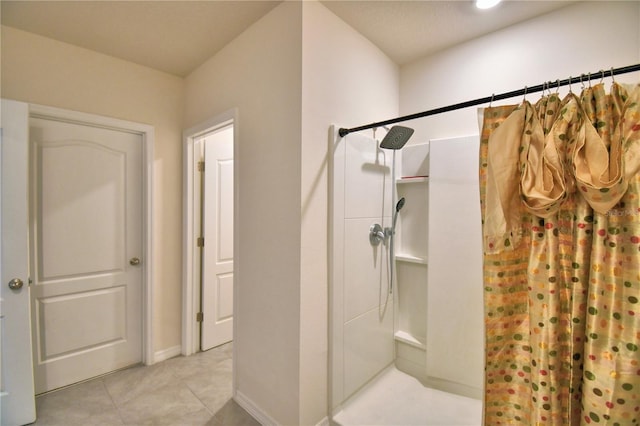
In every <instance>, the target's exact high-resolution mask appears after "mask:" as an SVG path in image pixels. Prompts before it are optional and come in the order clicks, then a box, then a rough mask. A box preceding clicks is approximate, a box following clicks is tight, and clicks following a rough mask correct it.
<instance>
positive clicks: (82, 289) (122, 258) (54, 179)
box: [29, 117, 145, 393]
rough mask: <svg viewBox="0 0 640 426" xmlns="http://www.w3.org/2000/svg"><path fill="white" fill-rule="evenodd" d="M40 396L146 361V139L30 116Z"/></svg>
mask: <svg viewBox="0 0 640 426" xmlns="http://www.w3.org/2000/svg"><path fill="white" fill-rule="evenodd" d="M29 124H30V137H29V138H30V143H31V144H30V151H31V152H30V156H31V164H30V169H31V172H30V181H31V183H30V187H31V188H30V197H31V200H30V201H31V204H30V207H31V208H30V211H31V217H30V223H31V229H30V242H31V244H30V250H31V253H30V254H31V262H30V267H31V278H32V280H33V283H32V285H31V315H32V329H33V347H34V351H33V360H34V371H35V391H36V393H41V392H46V391H49V390H51V389H55V388H59V387H61V386H65V385H68V384H71V383H75V382H79V381H81V380H85V379H88V378H91V377H94V376H97V375H100V374H104V373H107V372H110V371H113V370H116V369H119V368H122V367H125V366H128V365H132V364H136V363H139V362H141V361H142V273H143V272H142V266H141V265H142V262H144V261H145V259H142V254H143V251H142V250H143V246H142V201H143V196H142V171H143V161H142V145H143V140H142V136H141V135H140V134H138V133H133V132H126V131H121V130H115V129H110V128H105V127H97V126H90V125H83V124H76V123H71V122H64V121H58V120H54V119H47V118H34V117H32V118H31V119H30V122H29Z"/></svg>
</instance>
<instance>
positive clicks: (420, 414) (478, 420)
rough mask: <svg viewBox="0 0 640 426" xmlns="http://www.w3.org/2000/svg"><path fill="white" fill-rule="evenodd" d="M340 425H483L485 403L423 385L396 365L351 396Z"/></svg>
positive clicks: (337, 421)
mask: <svg viewBox="0 0 640 426" xmlns="http://www.w3.org/2000/svg"><path fill="white" fill-rule="evenodd" d="M332 424H334V425H337V426H364V425H367V426H373V425H380V426H382V425H387V426H398V425H402V426H410V425H416V426H417V425H420V426H480V425H481V424H482V401H480V400H477V399H473V398H467V397H464V396H460V395H454V394H451V393H446V392H442V391H439V390H436V389H431V388H427V387H425V386H423V385H422V384H421V383H420V382H419V381H418V380H417V379H416V378H414V377H412V376H410V375H408V374H405V373H403V372H401V371H399V370H398V369H397V368H395V367H394V366H391V367H389V368H387V369H386V370H384V371H383V372H382V373H380V375H379V376H378V377H376V378H375V379H373V380H372V381H371V382H370V383H369V384H367V385H366V386H365V387H364V388H362V389H361V390H360V391H359V392H358V393H357V394H355V395H354V396H353V397H351V398H350V399H349V400H348V401H347V402H346V403H345V404H343V407H342V409H341V410H340V411H339V412H338V413H337V414H336V415H334V417H333V423H332Z"/></svg>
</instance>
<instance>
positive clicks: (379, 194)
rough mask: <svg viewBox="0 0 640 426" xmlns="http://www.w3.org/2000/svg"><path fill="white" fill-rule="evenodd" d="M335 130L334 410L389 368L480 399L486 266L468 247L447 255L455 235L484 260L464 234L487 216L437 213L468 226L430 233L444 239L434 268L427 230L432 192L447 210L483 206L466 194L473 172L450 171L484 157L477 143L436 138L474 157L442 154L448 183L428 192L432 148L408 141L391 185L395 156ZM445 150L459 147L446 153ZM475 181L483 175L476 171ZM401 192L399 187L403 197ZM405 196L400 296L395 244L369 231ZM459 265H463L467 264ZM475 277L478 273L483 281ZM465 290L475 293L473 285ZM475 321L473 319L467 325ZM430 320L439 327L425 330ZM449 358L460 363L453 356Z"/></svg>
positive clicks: (366, 136) (386, 222) (365, 136)
mask: <svg viewBox="0 0 640 426" xmlns="http://www.w3.org/2000/svg"><path fill="white" fill-rule="evenodd" d="M334 130H335V131H334V132H332V133H333V137H332V141H333V146H332V153H333V155H332V161H331V162H330V164H331V166H330V190H331V197H330V198H331V211H330V217H331V243H330V247H331V254H330V265H331V271H330V279H331V285H330V293H331V294H330V332H331V337H330V351H331V353H330V360H331V362H330V404H331V407H330V408H331V411H332V412H333V413H334V414H335V413H336V412H338V411H339V410H340V409H341V407H342V406H343V404H345V402H346V401H347V400H348V399H349V398H350V397H352V396H353V395H354V393H357V391H358V390H359V389H361V388H362V387H363V386H365V385H367V383H369V382H370V381H371V380H372V379H374V378H375V377H376V376H377V375H378V374H379V373H381V372H383V371H385V370H386V369H387V368H389V367H390V366H395V368H397V369H398V370H400V371H403V372H405V373H407V374H409V375H411V376H413V377H415V378H417V379H418V380H420V381H421V382H422V383H423V384H424V385H427V386H429V387H432V388H438V389H442V390H445V391H447V392H453V393H456V394H459V395H464V396H468V397H473V398H480V397H481V387H482V385H481V383H482V325H481V324H482V316H481V312H482V293H481V266H480V265H479V264H477V263H474V262H475V261H472V259H471V257H469V256H467V254H466V252H465V251H464V249H463V250H461V251H460V254H461V256H462V257H461V258H455V257H451V256H449V255H448V250H447V246H449V245H450V246H456V245H457V244H458V242H457V241H455V240H459V242H460V243H461V244H467V245H471V247H470V248H469V249H467V250H471V251H474V250H477V251H478V252H477V253H476V255H475V256H474V258H475V257H477V258H478V259H479V258H481V251H480V250H481V249H480V247H474V246H473V241H474V238H475V236H473V235H471V236H470V237H469V238H466V237H465V236H464V235H462V234H461V233H464V232H467V230H466V227H467V226H469V225H466V224H465V222H471V224H472V225H471V226H476V227H479V222H478V223H477V224H475V223H474V221H473V212H475V210H474V209H473V208H472V209H471V211H472V212H471V220H470V219H469V216H468V215H465V212H466V210H468V207H467V206H465V204H464V202H463V203H462V204H461V205H460V206H459V207H458V208H455V209H454V208H451V207H447V208H446V209H445V210H444V213H443V212H437V213H436V217H438V220H439V221H441V223H443V224H446V223H447V222H446V220H448V219H446V216H447V215H448V216H451V215H454V216H455V215H457V216H458V218H457V219H455V220H458V221H459V222H462V224H461V225H460V224H456V225H455V226H456V228H453V229H451V228H448V226H442V227H440V228H442V229H438V230H437V231H432V233H433V234H436V235H435V237H436V242H435V243H437V244H439V247H436V248H435V251H436V253H435V258H436V259H438V263H440V265H438V267H435V268H434V269H435V272H434V271H431V270H430V269H431V268H430V267H429V265H428V263H431V261H433V257H434V256H432V253H428V251H429V248H430V247H431V250H434V244H435V243H434V241H431V240H433V239H432V238H431V236H429V235H428V234H429V231H430V229H429V221H428V220H427V218H428V215H429V210H430V209H433V208H434V207H433V206H429V203H430V202H433V200H432V198H433V196H434V195H435V196H436V198H437V199H438V204H439V205H442V206H444V205H447V200H450V201H453V199H454V198H455V197H456V196H460V195H461V196H462V198H463V200H464V198H465V197H466V198H470V201H469V200H467V203H469V202H470V203H471V204H473V203H474V202H475V201H474V200H475V198H474V197H473V196H471V197H468V196H467V194H465V193H461V192H460V191H461V188H466V189H465V190H466V191H468V190H469V188H471V189H472V190H475V191H476V192H477V186H473V182H472V183H471V185H469V182H467V181H465V179H466V178H464V179H462V180H460V179H459V178H457V177H450V176H446V174H447V170H446V169H447V168H449V169H451V171H452V173H453V172H456V173H457V172H459V171H460V168H465V167H466V168H468V169H471V170H473V166H471V167H469V162H470V161H473V155H474V154H475V155H476V156H477V141H475V142H474V141H473V140H472V139H469V138H468V139H464V140H462V141H456V140H453V142H452V143H450V144H449V143H447V144H445V143H443V144H442V145H440V144H439V143H437V142H438V141H434V142H436V145H437V146H438V147H441V146H442V147H443V152H445V151H446V150H448V149H454V150H455V149H464V151H465V152H466V153H467V154H463V155H462V156H461V158H462V161H455V162H454V163H455V164H453V165H447V161H443V159H442V158H440V159H439V160H438V161H439V163H440V164H438V165H437V166H436V168H437V169H438V173H440V175H441V176H444V179H441V181H443V183H444V184H443V185H439V187H438V189H437V190H436V191H435V194H430V191H431V188H430V186H431V182H430V181H429V178H428V177H425V176H423V175H426V174H427V168H428V155H430V154H429V145H428V144H423V145H407V146H405V147H404V148H403V150H402V151H398V152H397V154H398V155H397V157H396V173H397V177H398V179H397V180H396V182H392V181H391V179H392V178H391V176H392V173H391V167H392V152H391V151H388V150H380V149H379V148H378V145H377V142H376V140H374V139H373V138H372V137H371V136H372V134H371V133H368V132H362V133H351V134H349V135H347V136H346V137H344V138H341V137H340V136H339V135H338V134H337V129H334ZM381 132H382V131H381ZM456 142H457V143H456ZM469 142H471V145H469ZM474 143H475V145H474ZM474 146H475V147H476V148H474ZM446 155H452V153H449V152H446ZM469 156H470V157H469ZM403 160H404V161H403ZM476 163H477V161H476ZM433 166H435V164H432V167H433ZM476 170H477V164H476ZM465 173H466V175H469V173H473V172H470V171H469V170H466V171H465V172H463V173H462V174H461V176H466V175H465ZM416 175H417V176H416ZM474 178H475V180H476V181H477V174H476V175H475V176H474ZM467 180H468V179H467ZM472 180H473V179H472ZM394 190H396V191H397V195H396V197H395V199H394V197H393V191H394ZM401 197H405V199H406V202H405V205H404V207H403V208H402V211H401V212H400V214H399V223H398V227H397V235H396V237H397V238H396V241H395V247H396V249H395V259H394V261H395V265H396V274H395V275H396V279H395V280H394V281H395V282H394V285H393V288H394V290H393V293H392V294H389V291H388V289H389V272H390V271H389V263H388V253H389V250H388V245H389V241H386V244H385V243H381V244H379V245H377V246H376V245H373V244H371V242H370V240H369V229H370V227H371V226H372V225H373V224H376V223H378V224H380V225H382V227H383V228H385V227H387V226H390V224H391V219H392V214H393V207H394V204H393V203H394V202H395V200H397V199H399V198H401ZM476 207H477V206H476ZM478 211H479V207H478ZM478 214H479V213H478ZM443 217H445V219H443ZM455 220H454V222H455ZM478 220H479V219H478ZM446 232H449V233H450V234H449V235H446V234H445V233H446ZM461 237H462V238H461ZM430 239H431V240H430ZM443 242H445V244H446V246H443ZM442 256H449V257H450V258H449V259H443V258H442ZM429 257H431V258H432V259H430V262H428V258H429ZM460 261H463V262H464V263H465V264H464V265H460ZM456 264H457V267H455V265H456ZM451 265H454V268H457V269H459V270H461V269H465V267H467V266H469V269H470V270H471V272H470V275H469V276H468V277H463V278H460V271H456V270H452V271H451V273H450V276H447V274H448V272H447V270H446V269H443V268H451ZM460 266H463V267H462V268H461V267H460ZM434 273H435V276H432V275H433V274H434ZM443 274H444V275H443ZM473 274H475V275H476V276H474V275H473ZM477 275H480V277H479V279H480V282H479V283H478V282H477V280H478V277H477ZM432 279H436V280H437V281H438V282H437V285H436V284H433V285H431V286H430V285H428V284H432V283H431V280H432ZM465 286H466V287H474V288H475V287H477V289H474V290H471V291H467V290H466V288H465ZM442 293H444V295H443V294H442ZM451 298H457V301H455V304H451V303H452V302H453V299H451ZM476 299H477V300H476ZM443 302H444V303H443ZM438 305H442V306H438ZM447 310H449V311H450V312H451V311H457V312H458V313H459V314H461V316H460V315H459V317H458V318H455V316H453V317H452V315H451V314H449V315H447V314H446V311H447ZM467 312H469V313H470V315H469V316H466V313H467ZM475 317H478V318H475ZM469 321H471V322H474V325H473V326H468V324H465V323H468V322H469ZM429 323H430V324H431V327H428V326H427V325H428V324H429ZM465 333H466V334H465ZM430 345H431V348H438V349H437V350H435V351H433V353H432V352H431V351H428V350H427V348H428V347H429V346H430ZM447 356H449V357H450V358H451V359H452V360H454V361H455V362H448V361H447V359H446V357H447ZM465 376H466V377H465Z"/></svg>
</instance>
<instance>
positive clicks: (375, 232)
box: [369, 223, 388, 247]
mask: <svg viewBox="0 0 640 426" xmlns="http://www.w3.org/2000/svg"><path fill="white" fill-rule="evenodd" d="M387 229H388V228H387ZM386 239H387V230H386V229H384V230H383V229H382V226H380V224H378V223H375V224H373V225H371V227H370V228H369V242H370V243H371V245H372V246H374V247H375V246H378V245H380V242H382V241H386Z"/></svg>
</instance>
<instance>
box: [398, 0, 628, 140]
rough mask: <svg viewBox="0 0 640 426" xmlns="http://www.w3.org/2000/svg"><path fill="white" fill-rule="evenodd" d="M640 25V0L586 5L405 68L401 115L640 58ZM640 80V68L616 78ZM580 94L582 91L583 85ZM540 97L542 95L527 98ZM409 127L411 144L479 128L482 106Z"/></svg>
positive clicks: (518, 100) (577, 89) (577, 86)
mask: <svg viewBox="0 0 640 426" xmlns="http://www.w3.org/2000/svg"><path fill="white" fill-rule="evenodd" d="M638 22H640V2H638V1H630V2H624V1H623V2H612V1H585V2H579V3H576V4H572V5H570V6H567V7H565V8H562V9H559V10H557V11H554V12H551V13H549V14H547V15H542V16H540V17H538V18H535V19H532V20H529V21H526V22H524V23H521V24H518V25H515V26H512V27H509V28H507V29H504V30H501V31H497V32H494V33H492V34H489V35H487V36H484V37H480V38H477V39H475V40H472V41H470V42H467V43H464V44H461V45H458V46H456V47H453V48H451V49H447V50H446V51H443V52H440V53H438V54H435V55H432V56H429V57H427V58H424V59H422V60H419V61H416V62H415V63H412V64H408V65H405V66H403V67H402V69H401V72H400V81H401V82H400V113H401V114H402V115H406V114H412V113H416V112H420V111H425V110H429V109H433V108H438V107H443V106H447V105H451V104H454V103H458V102H464V101H467V100H471V99H477V98H483V97H488V96H491V94H492V93H502V92H508V91H511V90H517V89H521V88H524V86H525V85H529V86H535V85H538V84H541V83H542V82H544V81H549V80H552V81H556V79H565V78H568V77H569V76H574V77H576V76H579V75H580V74H581V73H587V72H592V71H597V70H600V69H605V70H606V69H609V68H611V67H620V66H625V65H631V64H635V63H638V62H639V61H640V25H639V24H638ZM638 78H639V76H638V73H632V74H627V75H623V76H619V77H616V81H625V80H626V81H638ZM605 81H609V82H610V81H611V79H606V80H605ZM596 82H597V81H596ZM567 90H568V89H563V90H561V93H566V91H567ZM574 91H579V84H578V85H575V86H574ZM539 97H540V93H537V94H531V95H530V96H528V97H527V98H528V99H530V100H535V99H539ZM521 100H522V99H511V100H505V101H501V102H496V103H495V104H494V105H505V104H516V103H518V102H520V101H521ZM406 125H408V126H409V127H414V128H415V129H416V133H415V134H414V136H413V138H412V141H411V142H410V143H416V142H424V141H427V140H429V139H436V138H447V137H454V136H463V135H470V134H477V133H478V125H477V119H476V107H472V108H466V109H463V110H459V111H455V112H450V113H446V114H441V115H437V116H431V117H426V118H421V119H418V120H413V121H408V122H406Z"/></svg>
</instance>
